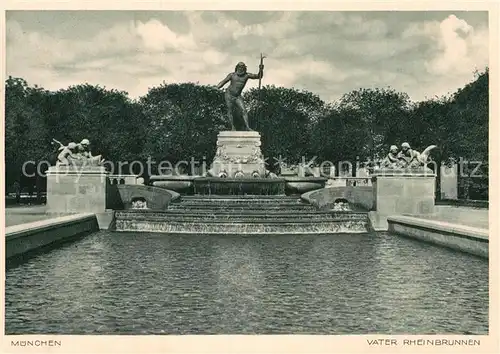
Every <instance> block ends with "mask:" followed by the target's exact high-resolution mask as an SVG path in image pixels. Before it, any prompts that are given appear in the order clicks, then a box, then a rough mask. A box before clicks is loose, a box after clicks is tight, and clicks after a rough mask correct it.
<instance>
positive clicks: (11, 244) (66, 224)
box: [5, 213, 99, 258]
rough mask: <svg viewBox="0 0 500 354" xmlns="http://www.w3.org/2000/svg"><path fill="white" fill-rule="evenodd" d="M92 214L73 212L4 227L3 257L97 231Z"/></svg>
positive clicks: (21, 255) (19, 255) (95, 221)
mask: <svg viewBox="0 0 500 354" xmlns="http://www.w3.org/2000/svg"><path fill="white" fill-rule="evenodd" d="M98 230H99V226H98V224H97V219H96V216H95V215H94V214H89V213H86V214H75V215H68V216H62V217H57V218H52V219H48V220H42V221H36V222H31V223H25V224H20V225H14V226H9V227H7V228H5V258H11V257H21V258H22V257H24V255H26V254H28V253H30V252H33V251H37V250H39V249H42V248H44V247H48V246H51V245H55V244H57V243H61V242H66V241H69V240H71V239H73V238H75V237H77V236H81V235H83V234H86V233H90V232H94V231H98Z"/></svg>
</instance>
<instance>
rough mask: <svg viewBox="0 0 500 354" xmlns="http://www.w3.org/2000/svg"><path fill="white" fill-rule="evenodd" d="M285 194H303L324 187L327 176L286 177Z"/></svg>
mask: <svg viewBox="0 0 500 354" xmlns="http://www.w3.org/2000/svg"><path fill="white" fill-rule="evenodd" d="M285 181H286V192H287V194H303V193H307V192H310V191H313V190H316V189H321V188H324V187H325V185H326V182H327V181H328V178H324V177H286V178H285Z"/></svg>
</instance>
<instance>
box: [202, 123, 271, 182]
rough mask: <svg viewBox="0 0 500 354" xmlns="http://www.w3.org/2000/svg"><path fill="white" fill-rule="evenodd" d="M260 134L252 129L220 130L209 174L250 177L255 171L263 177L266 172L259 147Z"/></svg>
mask: <svg viewBox="0 0 500 354" xmlns="http://www.w3.org/2000/svg"><path fill="white" fill-rule="evenodd" d="M260 145H261V142H260V134H259V133H258V132H254V131H222V132H220V133H219V135H218V137H217V150H216V154H215V158H214V161H213V163H212V166H211V169H210V175H212V176H213V177H219V176H220V174H221V173H224V172H225V173H226V174H227V176H226V177H228V178H235V177H236V178H238V177H241V178H252V177H256V176H253V175H252V174H253V173H254V172H257V173H258V174H259V177H261V178H263V177H264V176H265V173H266V167H265V163H264V156H263V155H262V151H261V149H260Z"/></svg>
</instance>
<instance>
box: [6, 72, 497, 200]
mask: <svg viewBox="0 0 500 354" xmlns="http://www.w3.org/2000/svg"><path fill="white" fill-rule="evenodd" d="M488 80H489V70H488V68H486V70H485V71H483V72H476V73H475V78H474V80H473V81H472V82H470V83H468V84H467V85H465V86H464V87H463V88H461V89H459V90H457V91H456V92H454V93H453V94H450V95H447V96H442V97H434V98H431V99H427V100H425V101H420V102H413V101H411V100H410V98H409V96H408V95H407V94H406V93H403V92H398V91H396V90H394V89H393V88H391V87H387V88H377V89H365V88H360V89H358V90H354V91H352V92H349V93H346V94H345V95H343V96H342V97H341V98H340V99H339V100H337V101H336V102H325V101H323V100H322V99H321V98H320V97H319V96H317V95H315V94H314V93H312V92H309V91H304V90H302V91H300V90H296V89H294V88H284V87H276V86H273V85H268V86H264V87H262V88H261V92H260V95H259V92H258V89H249V90H247V91H246V92H245V93H244V95H243V99H244V101H245V104H246V107H247V109H248V115H249V121H250V125H251V126H252V127H253V129H255V130H257V131H258V132H260V134H261V136H262V150H263V153H264V155H265V156H266V157H268V158H269V160H273V158H281V159H284V160H285V161H286V162H288V163H290V164H297V163H299V162H301V159H302V157H305V158H306V159H310V158H312V157H316V161H317V162H321V161H331V162H334V163H336V162H338V161H356V160H360V161H366V160H375V159H380V158H382V157H383V156H385V155H386V154H387V152H388V150H389V146H390V145H398V146H400V145H401V143H402V142H404V141H406V142H408V143H410V145H411V146H412V148H415V149H417V150H419V151H421V150H423V149H424V148H425V147H427V146H428V145H431V144H436V145H438V149H437V150H435V151H434V153H433V158H434V160H436V161H437V162H438V163H440V162H441V161H449V160H450V159H452V158H455V159H458V158H464V159H468V160H474V161H483V162H484V163H483V167H484V166H487V161H488V118H489V107H488V100H489V90H488ZM228 126H229V124H228V122H227V121H226V108H225V104H224V97H223V94H222V93H221V91H219V90H217V89H216V88H214V87H212V86H203V85H198V84H193V83H181V84H179V83H171V84H167V83H163V84H161V85H159V86H157V87H153V88H150V89H149V91H148V93H147V94H146V95H144V96H142V97H140V98H138V99H135V100H133V99H131V98H129V96H128V94H127V93H126V92H123V91H118V90H113V89H106V88H105V87H101V86H94V85H90V84H81V85H76V86H70V87H68V88H64V89H60V90H57V91H49V90H46V89H43V88H41V87H38V86H36V85H35V86H30V85H29V84H28V83H27V82H26V81H25V80H24V79H22V78H14V77H9V78H8V79H7V80H6V83H5V171H6V174H5V183H6V190H9V189H11V186H12V184H13V183H14V182H15V181H18V182H20V183H21V184H23V182H22V181H23V176H22V175H21V169H22V166H23V164H24V163H25V162H26V161H50V163H52V164H53V163H55V158H56V151H55V148H54V146H53V145H51V140H52V138H55V139H57V140H59V141H61V142H63V143H69V142H71V141H74V142H79V141H80V140H82V139H83V138H87V139H89V140H90V141H91V144H92V149H93V151H94V153H96V154H102V155H103V156H104V157H105V158H106V159H107V160H109V161H110V162H113V163H118V162H120V161H122V162H123V161H137V160H139V161H146V160H147V159H152V160H156V161H163V160H168V161H171V162H175V161H178V160H185V159H191V158H194V159H197V160H202V159H204V160H206V161H207V162H208V163H210V161H211V160H212V159H213V157H214V154H215V142H216V140H217V134H218V132H219V131H221V130H225V129H228ZM42 172H43V171H42ZM146 177H147V176H146ZM27 183H31V182H27Z"/></svg>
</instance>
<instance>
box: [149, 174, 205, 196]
mask: <svg viewBox="0 0 500 354" xmlns="http://www.w3.org/2000/svg"><path fill="white" fill-rule="evenodd" d="M196 178H199V177H198V176H161V175H159V176H151V178H150V180H151V181H152V185H153V186H155V187H158V188H164V189H168V190H171V191H175V192H177V193H183V194H191V193H192V187H193V180H194V179H196Z"/></svg>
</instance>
